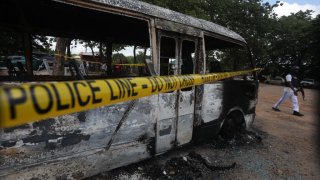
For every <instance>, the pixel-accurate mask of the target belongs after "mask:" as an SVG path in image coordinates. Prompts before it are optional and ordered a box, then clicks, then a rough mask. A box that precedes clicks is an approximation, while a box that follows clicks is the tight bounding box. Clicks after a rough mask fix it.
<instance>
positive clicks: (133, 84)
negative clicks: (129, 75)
mask: <svg viewBox="0 0 320 180" xmlns="http://www.w3.org/2000/svg"><path fill="white" fill-rule="evenodd" d="M131 80H132V79H128V82H129V83H130V85H131V89H132V92H131V96H133V97H134V96H137V95H138V93H137V92H134V89H135V87H137V84H136V83H133V82H131Z"/></svg>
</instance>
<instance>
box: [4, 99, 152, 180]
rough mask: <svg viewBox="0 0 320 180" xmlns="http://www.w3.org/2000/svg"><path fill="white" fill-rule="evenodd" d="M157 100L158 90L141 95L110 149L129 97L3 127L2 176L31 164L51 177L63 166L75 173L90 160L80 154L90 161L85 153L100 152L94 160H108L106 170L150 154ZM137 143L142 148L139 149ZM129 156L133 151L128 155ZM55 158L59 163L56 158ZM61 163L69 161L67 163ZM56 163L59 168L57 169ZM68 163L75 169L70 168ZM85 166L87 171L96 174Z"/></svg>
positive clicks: (94, 153)
mask: <svg viewBox="0 0 320 180" xmlns="http://www.w3.org/2000/svg"><path fill="white" fill-rule="evenodd" d="M157 100H158V95H155V96H150V97H145V98H141V99H139V100H138V101H137V102H136V104H135V106H134V108H133V109H132V111H131V112H130V113H129V115H128V117H127V119H125V120H124V123H123V124H122V126H121V127H120V129H119V131H118V132H117V133H116V135H115V136H114V137H113V141H112V146H111V148H110V149H109V150H105V149H104V148H105V147H106V146H107V144H108V143H109V141H110V139H111V137H112V134H113V133H114V131H115V129H116V127H117V125H118V123H119V121H120V119H121V118H122V116H123V114H124V113H125V112H126V110H127V109H128V105H129V102H124V103H119V104H116V105H112V106H105V107H101V108H97V109H94V110H89V111H85V112H81V113H75V114H69V115H64V116H59V117H56V118H52V119H48V120H44V121H39V122H35V123H31V124H27V125H23V126H21V127H16V128H10V129H1V131H0V133H1V134H0V135H1V136H0V143H1V144H0V147H1V148H0V177H2V176H5V175H10V174H14V173H16V171H20V170H23V169H25V168H28V170H27V171H21V172H28V173H29V172H30V174H32V173H31V172H32V171H36V172H37V173H39V174H47V176H48V177H54V176H56V175H58V174H61V173H62V172H65V173H66V174H72V172H75V171H78V169H82V167H84V166H87V164H78V163H75V162H76V161H78V160H79V161H86V157H85V156H88V158H89V156H90V157H91V158H94V157H99V158H97V159H91V160H92V161H93V162H96V163H97V164H99V163H103V164H104V165H106V166H105V167H103V169H99V171H100V172H101V171H103V170H108V169H111V168H115V167H119V166H120V165H123V164H129V163H132V162H136V161H139V160H141V159H143V158H147V157H150V156H151V155H153V154H154V148H155V147H154V143H155V142H154V141H155V140H154V139H155V124H156V112H155V110H156V108H157ZM118 146H121V147H122V148H123V147H126V146H128V148H129V146H130V148H131V149H132V151H126V150H125V149H126V148H124V149H123V150H120V149H119V148H117V147H118ZM135 146H136V147H137V150H133V149H134V147H135ZM114 149H117V150H116V151H114ZM104 151H106V152H104ZM97 152H100V153H102V154H101V157H100V155H96V153H97ZM108 153H110V156H108V155H107V154H108ZM124 156H129V157H128V158H122V157H124ZM103 158H104V159H103ZM74 160H75V161H74ZM60 161H61V162H60ZM52 162H54V164H51V163H52ZM43 164H48V167H51V168H53V170H52V172H51V171H48V172H44V171H43V172H41V169H42V168H41V167H42V166H43ZM55 164H56V165H55ZM59 164H63V167H60V166H59ZM88 164H90V163H88ZM91 164H92V163H91ZM75 165H76V166H75ZM38 166H39V167H38ZM40 166H41V167H40ZM73 166H74V167H73ZM55 168H56V169H57V170H54V169H55ZM64 168H65V169H69V170H70V171H69V172H67V171H64ZM98 168H102V167H98ZM59 169H61V170H62V172H61V173H59V172H58V171H59ZM83 169H84V170H83V173H84V174H86V173H89V174H91V173H90V172H86V170H85V168H83ZM44 170H45V168H44ZM54 173H56V174H54ZM0 179H1V178H0Z"/></svg>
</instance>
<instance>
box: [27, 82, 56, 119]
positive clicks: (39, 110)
mask: <svg viewBox="0 0 320 180" xmlns="http://www.w3.org/2000/svg"><path fill="white" fill-rule="evenodd" d="M36 88H43V89H44V90H45V92H46V93H47V95H48V98H49V101H48V102H49V104H48V105H47V107H45V108H41V107H40V103H39V102H38V100H37V98H36V94H37V93H36V91H35V90H36ZM30 94H31V99H32V102H33V107H34V109H35V110H36V112H37V113H38V114H46V113H48V112H49V111H50V110H51V108H52V107H53V97H52V94H51V92H50V90H49V88H48V87H47V86H45V85H42V84H35V85H31V86H30ZM43 98H44V96H41V101H43V100H44V99H43Z"/></svg>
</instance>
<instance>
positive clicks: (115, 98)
mask: <svg viewBox="0 0 320 180" xmlns="http://www.w3.org/2000/svg"><path fill="white" fill-rule="evenodd" d="M105 82H106V84H107V86H108V87H109V89H110V91H111V97H110V101H114V100H117V99H119V96H115V95H114V91H113V89H112V86H111V84H110V83H109V82H108V81H107V80H105Z"/></svg>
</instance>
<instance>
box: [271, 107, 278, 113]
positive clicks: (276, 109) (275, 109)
mask: <svg viewBox="0 0 320 180" xmlns="http://www.w3.org/2000/svg"><path fill="white" fill-rule="evenodd" d="M272 109H273V110H274V111H277V112H280V109H279V108H275V107H272Z"/></svg>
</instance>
